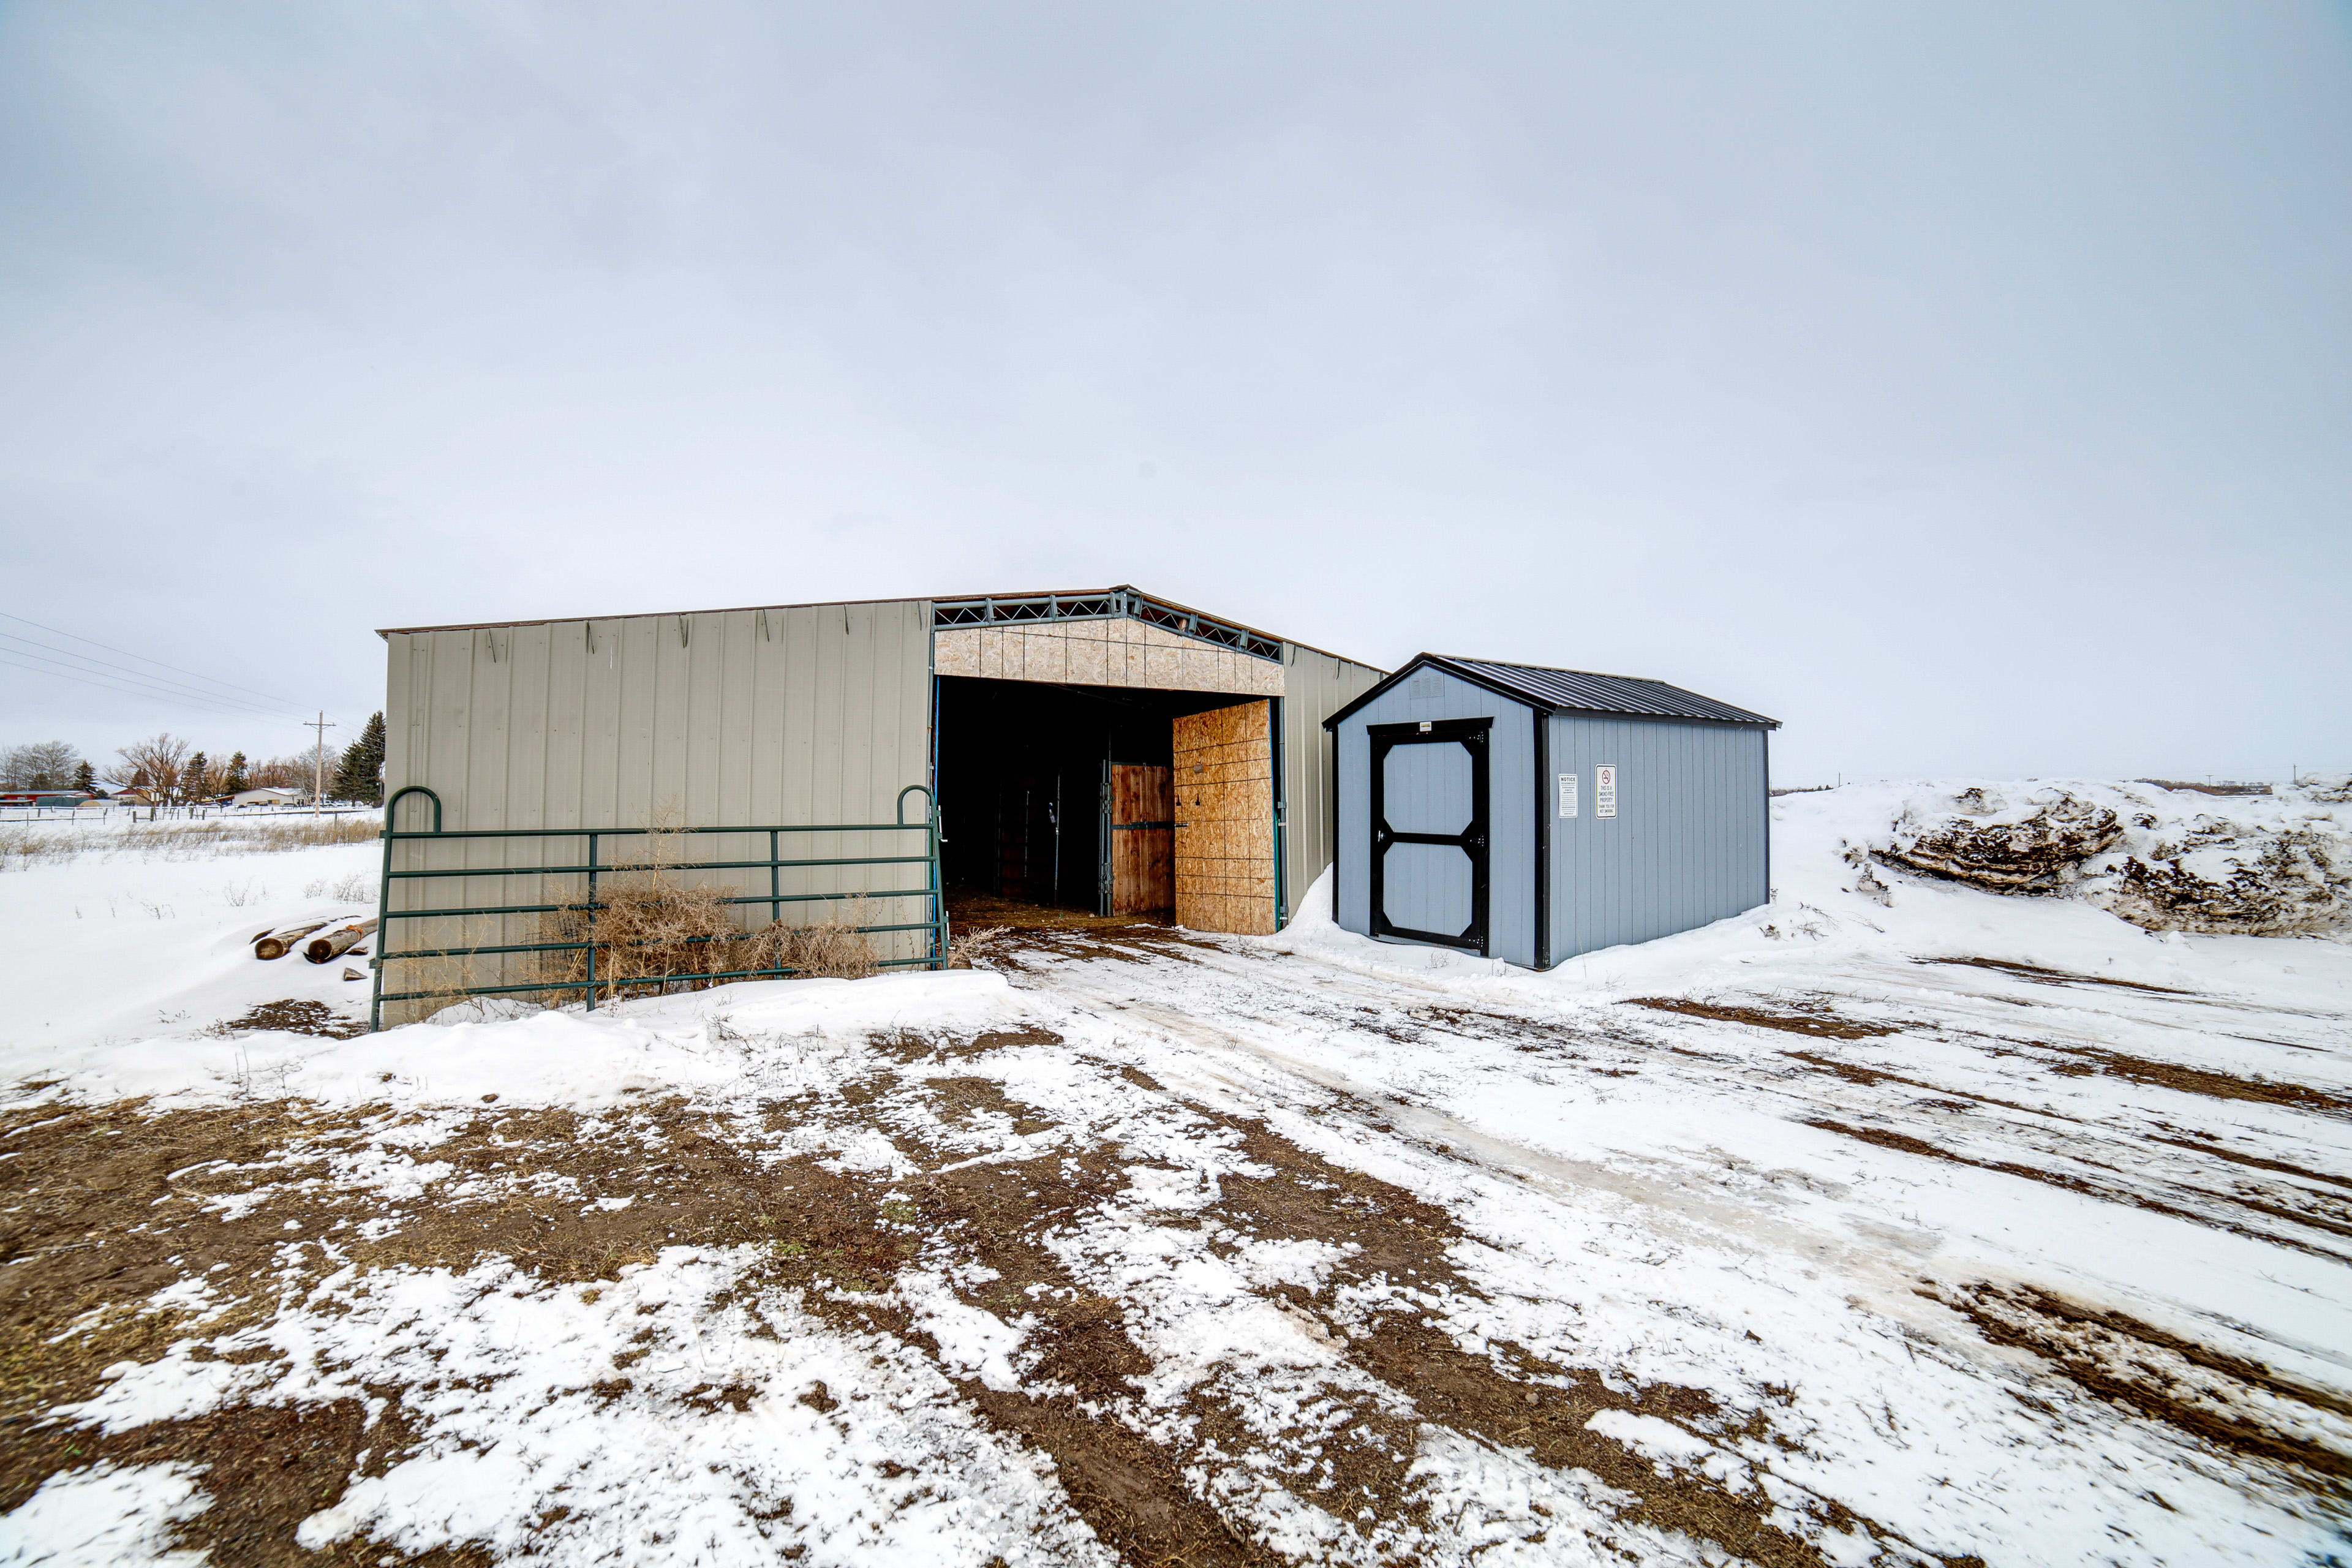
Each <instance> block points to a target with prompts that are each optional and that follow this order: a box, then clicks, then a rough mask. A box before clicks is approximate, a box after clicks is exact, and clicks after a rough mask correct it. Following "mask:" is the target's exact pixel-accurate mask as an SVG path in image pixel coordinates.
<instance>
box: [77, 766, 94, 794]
mask: <svg viewBox="0 0 2352 1568" xmlns="http://www.w3.org/2000/svg"><path fill="white" fill-rule="evenodd" d="M73 786H74V788H76V789H78V790H79V791H81V792H82V794H84V795H96V794H97V793H98V770H97V769H96V768H94V767H91V766H90V765H89V758H88V757H84V758H83V759H82V760H81V761H80V762H79V763H75V764H74V783H73Z"/></svg>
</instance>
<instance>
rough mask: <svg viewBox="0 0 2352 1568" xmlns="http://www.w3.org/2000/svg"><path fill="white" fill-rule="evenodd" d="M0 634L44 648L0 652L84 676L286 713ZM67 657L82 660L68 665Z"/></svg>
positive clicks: (278, 715) (275, 713) (252, 709)
mask: <svg viewBox="0 0 2352 1568" xmlns="http://www.w3.org/2000/svg"><path fill="white" fill-rule="evenodd" d="M0 637H5V638H6V639H7V640H8V641H10V642H15V643H23V644H24V645H25V647H26V648H39V649H41V650H43V651H42V652H40V653H26V652H25V651H24V649H23V648H13V647H12V648H0V653H13V654H15V655H16V657H18V658H37V659H39V660H40V661H41V662H42V663H44V664H64V667H65V668H67V669H69V670H74V671H77V672H79V673H80V674H84V675H95V674H100V673H101V672H110V673H108V679H115V680H130V681H136V682H139V683H140V684H141V685H142V686H143V687H145V688H147V689H150V690H152V691H153V692H154V693H155V694H157V695H159V696H171V697H177V698H183V699H186V698H197V699H201V700H205V701H208V702H223V703H232V704H234V705H235V706H236V710H238V711H250V712H254V713H268V714H269V715H270V716H272V717H273V718H282V717H286V716H287V715H285V714H283V713H281V712H280V711H279V710H277V709H274V708H265V707H263V706H262V705H261V704H260V703H258V702H254V701H249V700H247V699H245V698H242V697H232V696H229V695H227V694H226V693H225V692H218V691H206V690H205V689H202V688H201V687H194V686H190V685H188V684H187V683H186V682H185V681H181V680H173V679H170V678H169V677H166V676H161V675H149V674H146V673H145V672H144V671H142V670H136V669H129V668H124V667H123V666H121V665H119V664H109V663H108V662H107V661H106V660H104V659H102V658H90V657H89V655H88V654H81V653H76V652H74V651H73V650H72V649H71V648H62V647H53V646H52V645H50V644H48V643H44V642H35V641H34V640H33V639H32V638H30V637H18V636H17V635H16V633H14V632H0ZM51 654H55V655H58V656H59V657H58V658H50V657H48V656H49V655H51ZM67 659H75V660H79V662H78V663H73V664H65V660H67Z"/></svg>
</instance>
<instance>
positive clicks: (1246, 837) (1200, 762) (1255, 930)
mask: <svg viewBox="0 0 2352 1568" xmlns="http://www.w3.org/2000/svg"><path fill="white" fill-rule="evenodd" d="M1273 711H1274V707H1273V704H1272V703H1270V702H1267V701H1265V700H1263V699H1261V700H1258V701H1255V702H1237V703H1235V704H1234V706H1233V707H1231V708H1218V709H1213V710H1210V711H1209V712H1206V713H1188V714H1186V715H1185V716H1184V717H1183V718H1181V719H1179V720H1177V721H1176V733H1175V745H1176V923H1177V924H1178V925H1181V926H1189V927H1191V928H1192V930H1194V931H1241V932H1245V933H1248V934H1252V935H1256V936H1266V935H1270V934H1272V932H1273V931H1274V731H1273V728H1272V715H1273Z"/></svg>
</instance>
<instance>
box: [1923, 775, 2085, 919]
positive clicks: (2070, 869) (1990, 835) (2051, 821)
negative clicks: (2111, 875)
mask: <svg viewBox="0 0 2352 1568" xmlns="http://www.w3.org/2000/svg"><path fill="white" fill-rule="evenodd" d="M1957 804H1958V806H1959V808H1960V814H1959V815H1958V816H1948V817H1946V818H1944V819H1943V820H1942V821H1939V822H1927V821H1922V820H1921V819H1920V818H1919V817H1918V816H1915V815H1914V814H1913V812H1911V811H1910V810H1907V809H1906V811H1905V812H1904V814H1903V817H1902V820H1900V821H1898V822H1897V823H1896V824H1895V837H1894V841H1893V842H1892V843H1890V844H1889V845H1887V846H1886V847H1885V848H1884V849H1881V850H1880V851H1879V855H1878V858H1880V859H1881V860H1884V861H1885V863H1886V864H1888V865H1890V866H1894V867H1896V868H1900V869H1902V870H1906V871H1919V872H1924V873H1926V874H1927V876H1930V877H1941V878H1943V879H1946V880H1947V881H1953V882H1965V883H1967V884H1968V885H1969V886H1970V887H1972V888H1982V889H1986V890H1987V891H1988V892H1994V893H2047V892H2055V891H2057V890H2058V889H2061V888H2063V887H2064V886H2066V885H2067V884H2068V883H2070V882H2073V881H2074V880H2075V879H2077V878H2079V877H2080V876H2081V875H2082V873H2083V868H2084V865H2085V864H2086V863H2088V862H2089V861H2090V860H2091V859H2093V858H2095V857H2096V856H2100V855H2104V854H2105V853H2106V852H2107V851H2108V850H2110V849H2112V848H2114V847H2116V845H2117V844H2120V843H2121V842H2123V837H2124V826H2123V821H2122V819H2121V818H2120V817H2118V816H2116V813H2115V812H2114V811H2112V810H2110V809H2109V808H2107V807H2106V806H2104V805H2099V804H2097V803H2096V802H2095V801H2088V800H2084V799H2082V798H2080V797H2078V796H2075V795H2069V794H2067V793H2066V792H2064V791H2063V790H2061V791H2057V792H2054V798H2052V797H2051V796H2050V795H2043V796H2042V798H2038V799H2035V800H2032V801H2029V802H2028V803H2026V804H2025V805H2010V804H2008V803H2007V802H2005V801H2003V800H2002V799H2001V798H2000V796H1999V795H1993V794H1991V793H1990V792H1989V791H1987V790H1985V789H1983V788H1981V787H1979V788H1975V789H1970V790H1969V791H1967V792H1966V793H1965V794H1963V795H1960V796H1959V797H1958V802H1957Z"/></svg>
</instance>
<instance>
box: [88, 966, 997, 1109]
mask: <svg viewBox="0 0 2352 1568" xmlns="http://www.w3.org/2000/svg"><path fill="white" fill-rule="evenodd" d="M453 1011H454V1009H453ZM1023 1011H1024V1010H1023V1008H1022V1005H1021V1004H1020V1003H1019V1002H1018V1001H1017V1000H1016V999H1015V998H1014V996H1013V992H1012V988H1011V987H1010V986H1009V985H1008V984H1006V983H1005V981H1004V979H1003V976H1001V975H997V974H991V973H982V972H980V971H974V970H950V971H947V972H944V973H937V974H932V973H916V974H892V975H882V976H877V977H876V978H874V979H871V980H855V981H852V980H784V981H755V982H745V983H741V984H733V985H722V986H718V987H715V988H713V989H711V990H709V991H699V992H694V993H691V994H687V995H682V996H670V997H662V998H658V999H648V1000H645V1001H636V1002H625V1003H621V1004H618V1005H606V1006H604V1007H600V1008H599V1009H598V1010H597V1011H596V1012H594V1013H588V1012H584V1011H583V1010H581V1009H580V1008H578V1007H576V1006H574V1007H571V1008H566V1009H562V1010H560V1011H558V1010H541V1011H538V1012H533V1013H530V1014H528V1015H525V1016H520V1017H515V1018H511V1019H507V1020H503V1021H502V1020H499V1019H498V1018H496V1017H495V1016H493V1017H491V1018H490V1019H489V1020H488V1021H485V1022H478V1023H467V1022H455V1023H437V1024H436V1023H422V1024H411V1025H407V1026H404V1027H401V1028H397V1029H385V1030H383V1031H381V1032H379V1033H376V1034H373V1035H362V1036H360V1037H357V1038H355V1039H349V1040H334V1039H327V1038H322V1037H318V1036H313V1035H302V1034H289V1033H284V1032H279V1031H265V1032H259V1033H255V1034H249V1035H239V1036H236V1037H231V1038H221V1037H170V1036H163V1037H152V1038H149V1039H143V1040H133V1041H126V1042H121V1043H114V1044H105V1045H100V1046H96V1047H86V1048H84V1049H81V1050H79V1051H73V1052H49V1053H41V1055H42V1057H43V1062H42V1070H43V1071H44V1073H45V1074H46V1075H47V1076H51V1077H57V1078H59V1079H62V1080H63V1081H62V1082H61V1083H59V1084H58V1089H59V1090H60V1091H62V1092H65V1093H68V1094H73V1095H78V1096H87V1097H89V1098H92V1099H116V1098H121V1097H126V1096H132V1095H151V1096H153V1097H155V1098H156V1099H157V1100H159V1101H160V1102H162V1103H164V1104H170V1105H187V1104H199V1103H205V1102H207V1101H218V1100H236V1099H245V1098H255V1097H275V1096H278V1095H280V1094H285V1095H292V1096H294V1097H296V1098H299V1099H302V1100H310V1101H311V1102H313V1103H315V1104H320V1105H332V1106H347V1105H363V1104H371V1103H376V1102H385V1101H388V1102H390V1103H393V1104H395V1105H414V1104H454V1103H460V1102H475V1103H478V1102H480V1101H483V1100H499V1101H502V1102H511V1103H517V1104H523V1105H569V1106H577V1107H583V1108H587V1107H599V1106H609V1105H614V1104H617V1103H619V1102H621V1101H622V1100H624V1099H625V1098H626V1097H627V1096H630V1095H638V1094H651V1093H667V1092H684V1093H696V1092H701V1091H705V1090H709V1091H719V1092H723V1091H726V1090H728V1089H736V1088H745V1089H751V1088H761V1087H765V1086H766V1085H767V1084H768V1081H769V1080H770V1079H772V1078H773V1077H774V1076H775V1075H776V1074H777V1073H779V1072H781V1071H786V1070H789V1069H788V1065H787V1063H786V1061H785V1058H789V1057H790V1056H791V1054H792V1042H794V1041H799V1042H801V1043H803V1045H805V1046H807V1047H810V1048H816V1047H820V1046H821V1045H822V1043H823V1042H824V1040H825V1039H826V1038H827V1037H832V1038H835V1039H863V1038H864V1037H866V1035H868V1034H871V1033H876V1032H887V1031H890V1030H895V1029H901V1028H905V1029H942V1028H957V1029H970V1030H973V1031H975V1032H977V1031H978V1030H981V1029H985V1028H990V1027H992V1026H997V1025H999V1024H1003V1023H1008V1022H1011V1021H1013V1020H1014V1019H1016V1018H1018V1017H1020V1016H1022V1015H1023ZM754 1037H756V1039H757V1040H758V1042H759V1046H758V1048H756V1049H755V1048H753V1047H752V1045H751V1041H752V1039H753V1038H754ZM780 1050H781V1051H782V1057H780V1055H779V1051H780Z"/></svg>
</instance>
